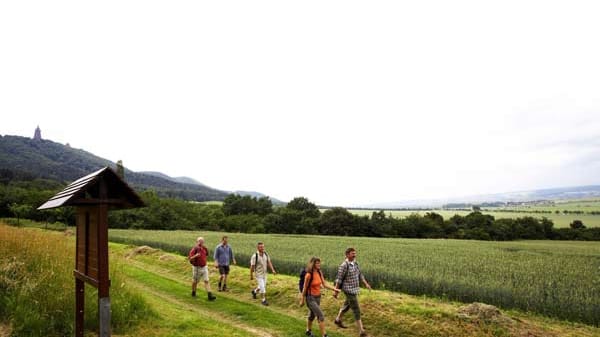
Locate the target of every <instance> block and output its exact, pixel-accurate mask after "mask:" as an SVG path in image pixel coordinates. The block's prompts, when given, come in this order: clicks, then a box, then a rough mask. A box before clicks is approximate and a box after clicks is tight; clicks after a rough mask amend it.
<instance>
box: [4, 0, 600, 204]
mask: <svg viewBox="0 0 600 337" xmlns="http://www.w3.org/2000/svg"><path fill="white" fill-rule="evenodd" d="M599 7H600V6H599V5H597V4H596V2H593V1H571V2H569V3H566V2H558V1H505V2H502V3H486V2H480V1H458V2H444V1H422V2H412V3H411V2H409V3H402V2H400V3H399V2H391V1H381V2H376V3H363V2H356V1H349V2H348V1H344V2H341V1H337V2H336V1H334V2H326V3H323V2H316V1H312V2H311V1H309V2H303V3H296V4H290V3H281V2H274V1H263V2H251V3H249V2H242V1H237V2H235V1H234V2H226V3H225V2H224V3H198V2H191V1H190V2H179V3H162V2H153V1H128V2H103V3H101V4H86V3H80V2H52V3H47V2H37V3H35V2H34V3H21V2H8V3H2V4H0V31H2V32H5V34H1V35H0V45H2V46H3V50H4V52H2V53H0V93H1V94H0V95H2V97H1V99H0V111H1V112H2V116H3V117H4V116H10V118H8V117H5V118H3V122H2V127H1V128H0V132H1V133H2V134H16V135H23V136H29V135H31V134H32V133H33V129H34V128H35V126H36V125H38V124H39V125H40V126H41V128H42V131H43V135H44V137H45V138H47V139H52V140H55V141H58V142H61V143H66V142H69V143H70V144H71V145H72V146H73V147H76V148H84V149H85V150H88V151H90V152H92V153H95V154H98V155H100V156H102V157H105V158H107V159H110V160H113V161H116V160H118V159H122V160H123V161H124V163H125V165H126V166H128V167H130V168H131V169H134V170H158V171H162V172H164V173H166V174H169V175H173V176H182V175H186V176H191V177H194V178H196V179H197V180H200V181H202V182H203V183H206V184H208V185H211V186H214V187H217V188H222V189H229V190H258V191H260V192H263V193H267V194H270V195H272V196H274V197H277V198H281V199H289V198H292V197H294V196H300V195H302V196H306V197H308V198H309V199H311V200H314V201H315V202H318V203H323V204H341V205H350V204H366V203H370V202H372V201H389V200H402V199H413V198H435V197H445V196H458V195H466V194H471V193H492V192H502V191H509V190H518V189H529V188H541V187H553V186H566V185H569V184H588V183H598V181H597V179H596V178H595V175H594V174H592V172H596V171H597V168H598V164H597V160H595V155H596V153H597V150H596V149H597V146H595V143H597V141H595V139H598V134H599V132H600V119H599V118H598V117H597V115H598V112H599V111H598V110H599V108H600V99H598V95H597V93H598V92H600V81H598V78H600V64H599V63H598V62H597V60H598V59H599V58H600V47H599V45H598V44H597V43H595V40H596V39H597V37H596V36H595V35H596V34H595V32H597V31H599V30H600V23H599V21H598V20H597V19H596V15H595V13H597V12H598V9H599ZM587 140H590V141H589V142H588V141H587Z"/></svg>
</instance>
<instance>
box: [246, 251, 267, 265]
mask: <svg viewBox="0 0 600 337" xmlns="http://www.w3.org/2000/svg"><path fill="white" fill-rule="evenodd" d="M263 254H265V256H266V258H267V263H269V254H267V252H263ZM252 258H253V259H254V265H256V264H257V263H258V252H256V253H254V256H253V257H252ZM252 258H250V265H252Z"/></svg>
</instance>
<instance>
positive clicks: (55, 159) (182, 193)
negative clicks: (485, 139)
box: [0, 136, 229, 201]
mask: <svg viewBox="0 0 600 337" xmlns="http://www.w3.org/2000/svg"><path fill="white" fill-rule="evenodd" d="M105 166H109V167H112V168H115V167H116V164H115V163H114V162H112V161H110V160H107V159H104V158H100V157H98V156H96V155H94V154H92V153H89V152H87V151H84V150H81V149H74V148H71V147H70V146H67V145H62V144H59V143H55V142H53V141H51V140H33V139H31V138H26V137H20V136H0V169H2V170H8V171H10V172H12V173H13V174H14V175H16V176H31V177H39V178H45V179H52V180H56V181H59V182H62V183H69V182H71V181H73V180H75V179H77V178H80V177H82V176H85V175H87V174H89V173H90V172H93V171H96V170H98V169H100V168H102V167H105ZM125 180H126V181H127V182H128V183H129V184H131V185H132V186H133V187H134V188H135V189H137V190H149V189H152V190H155V191H156V192H157V194H158V195H160V196H163V197H178V198H182V199H185V200H194V201H208V200H223V199H224V198H225V197H226V196H227V195H228V194H229V193H228V192H226V191H221V190H218V189H214V188H211V187H208V186H205V185H202V184H192V183H185V182H180V181H177V180H176V179H173V178H170V177H168V176H166V175H163V174H146V173H139V172H134V171H131V170H128V169H125Z"/></svg>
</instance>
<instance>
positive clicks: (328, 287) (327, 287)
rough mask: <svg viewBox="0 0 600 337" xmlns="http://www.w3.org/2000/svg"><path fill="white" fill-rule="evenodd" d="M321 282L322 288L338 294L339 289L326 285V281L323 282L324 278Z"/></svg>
mask: <svg viewBox="0 0 600 337" xmlns="http://www.w3.org/2000/svg"><path fill="white" fill-rule="evenodd" d="M321 281H322V286H323V288H325V289H330V290H333V291H335V292H336V293H338V292H339V291H340V290H339V289H337V288H336V287H334V286H332V285H331V284H329V283H327V281H325V278H323V279H322V280H321Z"/></svg>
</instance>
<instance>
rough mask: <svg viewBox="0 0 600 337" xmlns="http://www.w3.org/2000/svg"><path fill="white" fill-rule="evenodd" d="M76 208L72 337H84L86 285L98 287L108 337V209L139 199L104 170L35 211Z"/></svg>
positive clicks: (102, 331)
mask: <svg viewBox="0 0 600 337" xmlns="http://www.w3.org/2000/svg"><path fill="white" fill-rule="evenodd" d="M62 206H75V207H76V208H77V221H76V225H77V235H76V245H75V246H76V250H75V270H73V275H74V276H75V336H76V337H83V336H84V331H83V326H84V324H83V323H84V321H83V320H84V308H85V302H84V301H85V283H88V284H89V285H91V286H93V287H96V288H98V319H99V337H110V297H109V289H110V279H109V278H108V210H109V208H110V209H123V208H134V207H143V206H144V203H143V202H142V200H141V199H140V197H139V196H138V195H137V194H136V193H135V192H134V191H133V190H132V189H131V188H130V187H129V186H128V185H127V184H126V183H125V182H124V181H123V180H122V179H121V178H120V177H119V176H117V174H116V173H115V172H114V171H112V170H111V169H109V168H108V167H105V168H103V169H100V170H98V171H96V172H94V173H91V174H89V175H87V176H85V177H82V178H79V179H77V180H76V181H74V182H72V183H71V184H69V186H67V187H66V188H65V189H64V190H62V191H61V192H59V193H58V194H56V195H55V196H54V197H52V198H50V200H48V201H46V202H45V203H44V204H43V205H41V206H40V207H38V209H40V210H41V209H51V208H56V207H62Z"/></svg>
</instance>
